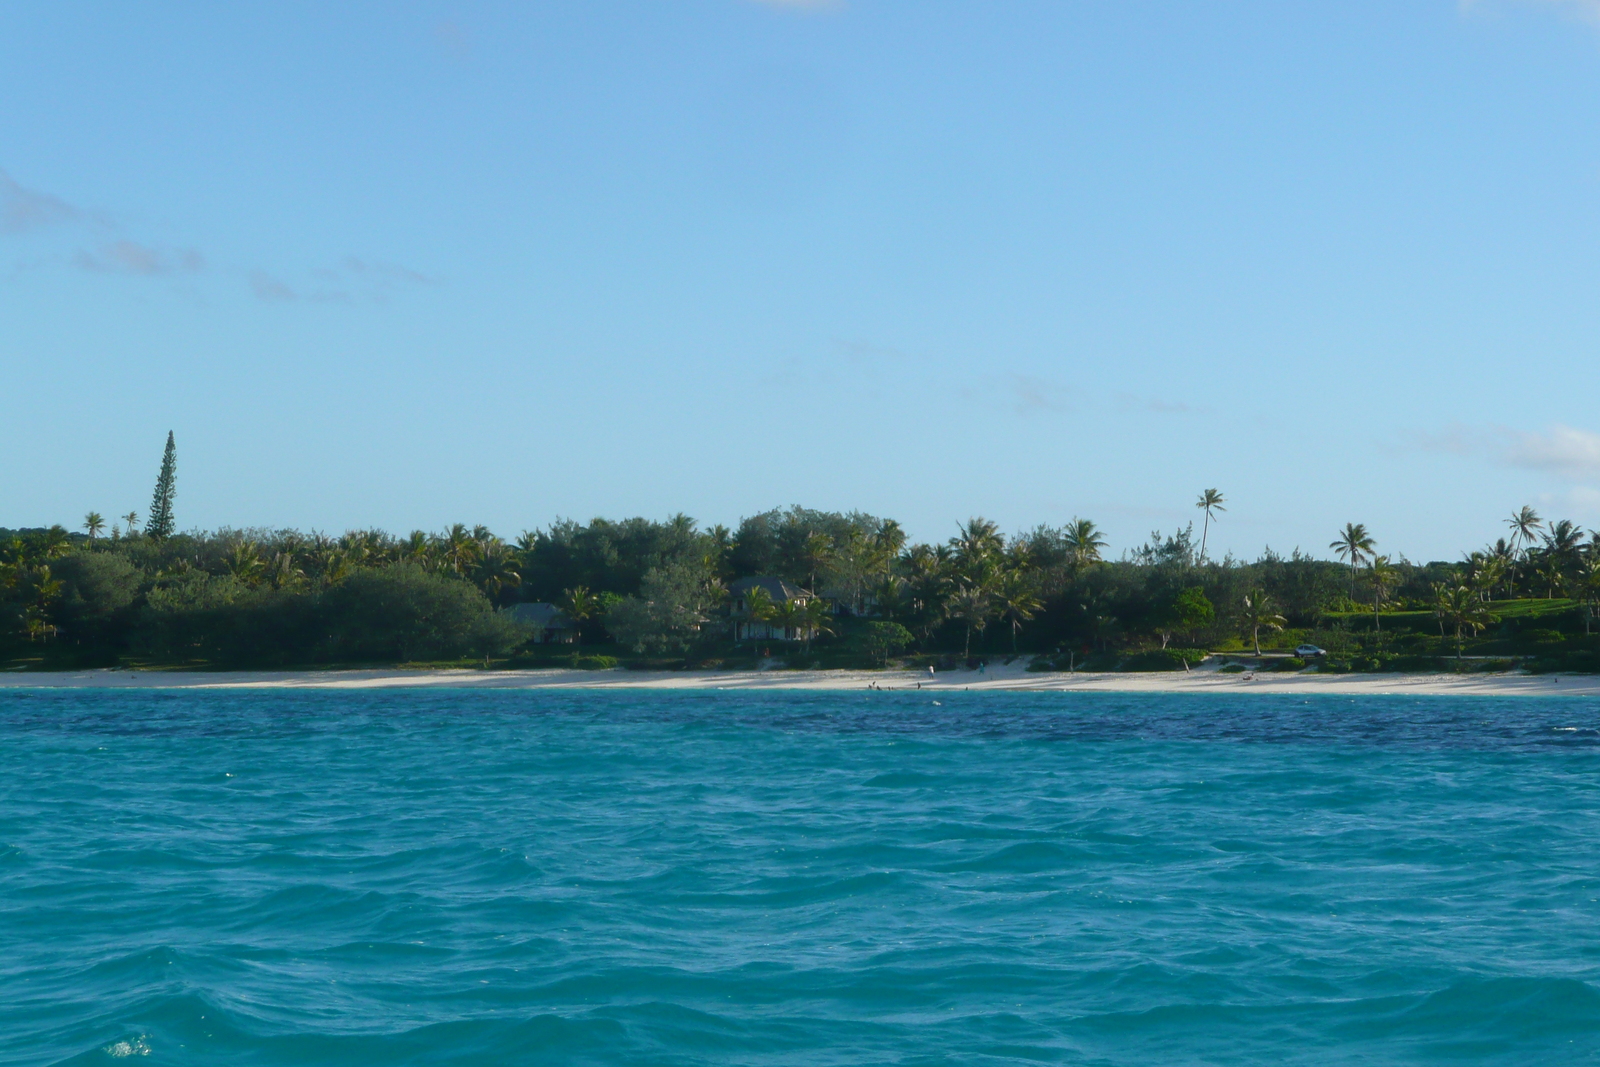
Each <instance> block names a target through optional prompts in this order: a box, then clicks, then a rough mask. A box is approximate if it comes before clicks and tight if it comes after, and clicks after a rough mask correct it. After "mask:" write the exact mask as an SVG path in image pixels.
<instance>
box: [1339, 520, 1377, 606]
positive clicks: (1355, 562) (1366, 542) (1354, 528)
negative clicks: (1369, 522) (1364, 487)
mask: <svg viewBox="0 0 1600 1067" xmlns="http://www.w3.org/2000/svg"><path fill="white" fill-rule="evenodd" d="M1377 546H1378V542H1376V541H1374V540H1373V539H1372V535H1371V534H1369V533H1367V526H1366V524H1365V523H1361V522H1347V523H1345V524H1344V529H1343V530H1342V531H1340V533H1339V538H1338V540H1336V541H1332V542H1329V544H1328V547H1329V548H1331V549H1333V551H1334V553H1335V554H1336V555H1337V556H1339V557H1340V558H1341V559H1346V560H1349V561H1350V598H1351V599H1352V600H1353V599H1355V595H1356V568H1357V567H1359V566H1361V563H1362V561H1363V560H1365V559H1366V558H1367V557H1368V556H1370V555H1372V550H1373V549H1374V548H1376V547H1377Z"/></svg>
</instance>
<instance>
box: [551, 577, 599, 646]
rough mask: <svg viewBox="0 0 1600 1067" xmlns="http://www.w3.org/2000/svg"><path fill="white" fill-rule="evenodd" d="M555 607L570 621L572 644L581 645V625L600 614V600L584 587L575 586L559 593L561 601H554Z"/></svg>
mask: <svg viewBox="0 0 1600 1067" xmlns="http://www.w3.org/2000/svg"><path fill="white" fill-rule="evenodd" d="M556 607H558V608H560V609H561V613H562V614H563V615H565V616H566V617H567V618H569V619H571V620H572V643H573V644H575V645H581V644H583V624H584V623H586V622H588V621H589V620H590V619H592V618H595V617H596V616H597V615H599V614H600V598H599V597H597V596H595V595H594V594H593V593H591V592H589V590H588V588H587V587H586V586H581V585H576V586H573V587H572V588H571V589H563V590H562V591H561V599H560V600H558V601H556Z"/></svg>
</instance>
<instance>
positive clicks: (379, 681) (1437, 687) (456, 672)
mask: <svg viewBox="0 0 1600 1067" xmlns="http://www.w3.org/2000/svg"><path fill="white" fill-rule="evenodd" d="M4 689H589V690H606V689H683V690H730V689H747V690H814V691H829V690H835V691H849V690H860V691H873V690H878V691H887V692H907V691H911V692H916V691H921V692H939V691H940V690H943V691H945V692H960V691H978V690H982V691H994V692H1061V693H1215V694H1221V693H1266V694H1278V695H1300V696H1308V695H1313V694H1320V695H1328V696H1357V695H1407V696H1502V697H1503V696H1557V695H1563V694H1564V695H1567V696H1600V675H1560V674H1543V675H1514V674H1266V673H1263V674H1256V675H1254V676H1251V675H1249V674H1222V673H1221V672H1219V671H1217V670H1215V669H1211V670H1207V669H1201V670H1196V671H1190V672H1184V673H1178V672H1174V671H1165V672H1154V673H1148V674H1144V673H1140V674H1122V673H1106V674H1098V673H1097V674H1089V673H1078V674H1055V673H1037V674H1031V673H1028V672H1027V671H1025V670H1023V669H1022V668H1021V665H1020V664H1013V665H1011V666H996V667H994V668H992V669H990V670H987V671H985V672H984V673H982V674H980V673H979V672H977V671H971V670H958V671H944V672H941V673H939V674H937V675H934V676H933V677H932V678H930V677H929V676H928V675H927V674H918V673H917V672H914V671H903V670H902V671H852V670H829V671H778V670H769V671H715V670H707V671H631V670H624V669H615V670H604V671H581V670H572V669H559V668H557V669H542V670H520V671H509V670H500V671H496V670H468V669H449V670H438V669H417V670H406V669H402V668H371V669H362V670H328V671H314V670H299V671H130V670H114V669H101V670H86V671H37V672H15V673H9V672H8V673H5V674H0V690H4Z"/></svg>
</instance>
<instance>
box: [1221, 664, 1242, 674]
mask: <svg viewBox="0 0 1600 1067" xmlns="http://www.w3.org/2000/svg"><path fill="white" fill-rule="evenodd" d="M1217 673H1218V674H1243V673H1244V664H1242V663H1230V664H1228V665H1227V666H1226V667H1219V668H1217Z"/></svg>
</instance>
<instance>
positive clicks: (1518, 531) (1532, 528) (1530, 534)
mask: <svg viewBox="0 0 1600 1067" xmlns="http://www.w3.org/2000/svg"><path fill="white" fill-rule="evenodd" d="M1506 525H1507V526H1509V527H1511V541H1512V544H1513V545H1516V544H1518V543H1521V544H1522V545H1523V546H1524V548H1526V546H1528V545H1531V544H1533V538H1534V535H1535V534H1536V533H1538V532H1539V527H1540V526H1541V525H1543V520H1542V519H1540V518H1539V513H1538V512H1537V511H1534V510H1533V509H1532V508H1530V507H1528V506H1527V505H1526V504H1524V505H1523V506H1522V510H1521V511H1515V512H1512V514H1511V517H1510V518H1509V519H1507V520H1506ZM1524 554H1526V552H1524Z"/></svg>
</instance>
